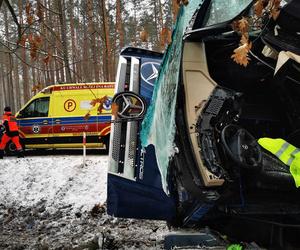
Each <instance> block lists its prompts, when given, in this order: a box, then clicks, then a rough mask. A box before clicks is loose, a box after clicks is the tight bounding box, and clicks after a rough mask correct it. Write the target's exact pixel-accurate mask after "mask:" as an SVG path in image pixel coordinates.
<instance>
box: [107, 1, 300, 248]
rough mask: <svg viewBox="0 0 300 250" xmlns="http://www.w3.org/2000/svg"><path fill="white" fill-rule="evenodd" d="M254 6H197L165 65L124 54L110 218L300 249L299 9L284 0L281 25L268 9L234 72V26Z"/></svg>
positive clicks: (156, 57)
mask: <svg viewBox="0 0 300 250" xmlns="http://www.w3.org/2000/svg"><path fill="white" fill-rule="evenodd" d="M266 2H268V1H266ZM272 2H273V4H274V2H275V1H269V4H272ZM279 2H280V1H279ZM255 3H256V1H251V0H238V1H221V0H203V1H200V0H191V1H189V4H188V5H187V6H182V7H181V9H180V12H179V15H178V19H177V23H176V26H175V29H174V31H173V34H172V43H171V44H170V45H169V47H168V49H167V50H166V52H165V54H164V56H163V57H162V55H161V54H159V53H155V52H152V51H147V50H142V49H137V48H127V49H125V50H123V51H122V52H121V54H120V59H119V65H118V72H117V77H116V89H115V93H116V95H115V97H114V100H113V101H114V102H115V103H116V104H117V107H118V112H117V114H115V115H114V116H113V121H114V122H113V125H112V132H111V135H112V136H111V140H110V153H109V158H110V162H109V173H108V183H107V185H108V191H107V192H108V194H107V206H108V213H109V214H111V215H113V216H116V217H125V218H139V219H159V220H166V221H168V223H169V224H170V225H174V226H180V227H195V226H197V227H204V226H208V227H209V228H211V229H212V230H216V231H218V232H220V233H221V234H222V235H227V236H228V237H229V238H230V239H233V240H234V241H244V242H245V241H248V242H252V241H254V242H257V244H259V245H260V246H262V247H268V248H269V247H275V248H282V249H289V248H290V247H291V248H293V247H299V245H300V240H299V237H298V235H299V233H300V200H299V199H298V197H299V189H298V188H297V187H298V186H299V185H298V184H299V175H298V173H297V170H298V169H299V170H300V164H298V163H297V161H298V160H299V157H300V154H299V152H300V150H299V148H300V98H299V95H300V37H299V27H300V5H299V1H298V2H297V1H295V0H294V1H281V6H277V7H278V10H280V12H279V11H278V13H279V16H278V17H277V19H275V20H274V19H273V17H271V16H270V12H268V11H265V12H263V16H262V18H261V19H260V22H261V25H260V26H259V27H252V29H250V31H249V34H248V35H249V40H250V41H251V49H250V46H249V49H248V51H247V53H248V54H247V62H246V65H239V64H237V63H236V62H235V61H234V60H233V59H236V58H235V57H234V56H232V54H233V52H234V51H236V48H238V47H239V46H240V45H241V35H240V34H239V32H237V31H236V30H235V29H234V27H233V25H232V24H233V23H234V21H236V20H240V19H241V18H243V17H245V16H251V15H253V12H254V8H255V6H254V4H255ZM264 8H265V9H267V8H269V11H270V10H272V8H273V7H272V6H270V7H268V6H264ZM249 44H250V43H249ZM159 65H160V66H159ZM245 66H246V67H245ZM146 68H147V70H146ZM155 77H157V79H156V80H155V81H153V79H154V78H155ZM150 80H151V81H150ZM146 109H147V111H146ZM299 162H300V161H299ZM218 244H219V242H215V246H217V245H218Z"/></svg>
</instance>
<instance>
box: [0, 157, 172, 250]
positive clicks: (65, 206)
mask: <svg viewBox="0 0 300 250" xmlns="http://www.w3.org/2000/svg"><path fill="white" fill-rule="evenodd" d="M107 167H108V157H107V156H96V155H87V158H86V165H85V166H83V163H82V156H80V155H43V156H26V157H25V158H24V159H22V158H21V159H18V158H15V157H6V158H4V159H3V160H0V249H7V250H13V249H28V250H36V249H57V250H58V249H68V250H69V249H76V250H81V249H82V250H83V249H84V250H87V249H162V248H163V238H164V235H165V234H166V233H168V231H169V230H168V228H167V226H166V223H165V222H162V221H147V220H133V219H121V218H114V217H112V216H109V215H107V213H106V204H105V200H106V178H107ZM95 205H96V206H95Z"/></svg>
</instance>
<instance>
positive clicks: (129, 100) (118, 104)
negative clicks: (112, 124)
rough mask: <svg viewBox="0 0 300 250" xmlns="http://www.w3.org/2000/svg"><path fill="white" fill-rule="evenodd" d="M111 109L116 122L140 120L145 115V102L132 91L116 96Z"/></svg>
mask: <svg viewBox="0 0 300 250" xmlns="http://www.w3.org/2000/svg"><path fill="white" fill-rule="evenodd" d="M112 107H113V108H112V112H113V115H115V118H116V121H120V120H121V121H123V120H124V121H125V122H126V121H131V120H140V119H143V118H144V115H145V113H146V101H145V100H144V98H143V97H141V96H140V95H138V94H136V93H134V92H132V91H124V92H120V93H118V94H116V95H115V96H114V98H113V99H112Z"/></svg>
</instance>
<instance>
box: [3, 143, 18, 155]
mask: <svg viewBox="0 0 300 250" xmlns="http://www.w3.org/2000/svg"><path fill="white" fill-rule="evenodd" d="M16 151H17V148H16V145H15V144H14V143H13V142H12V141H10V142H8V144H7V145H6V148H5V153H6V155H15V154H16Z"/></svg>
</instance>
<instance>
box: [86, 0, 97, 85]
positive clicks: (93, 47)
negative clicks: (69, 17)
mask: <svg viewBox="0 0 300 250" xmlns="http://www.w3.org/2000/svg"><path fill="white" fill-rule="evenodd" d="M87 14H88V30H89V34H90V37H91V51H92V57H93V69H94V80H95V81H96V82H99V63H98V58H99V57H98V52H97V49H96V30H95V26H94V15H93V0H87Z"/></svg>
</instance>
